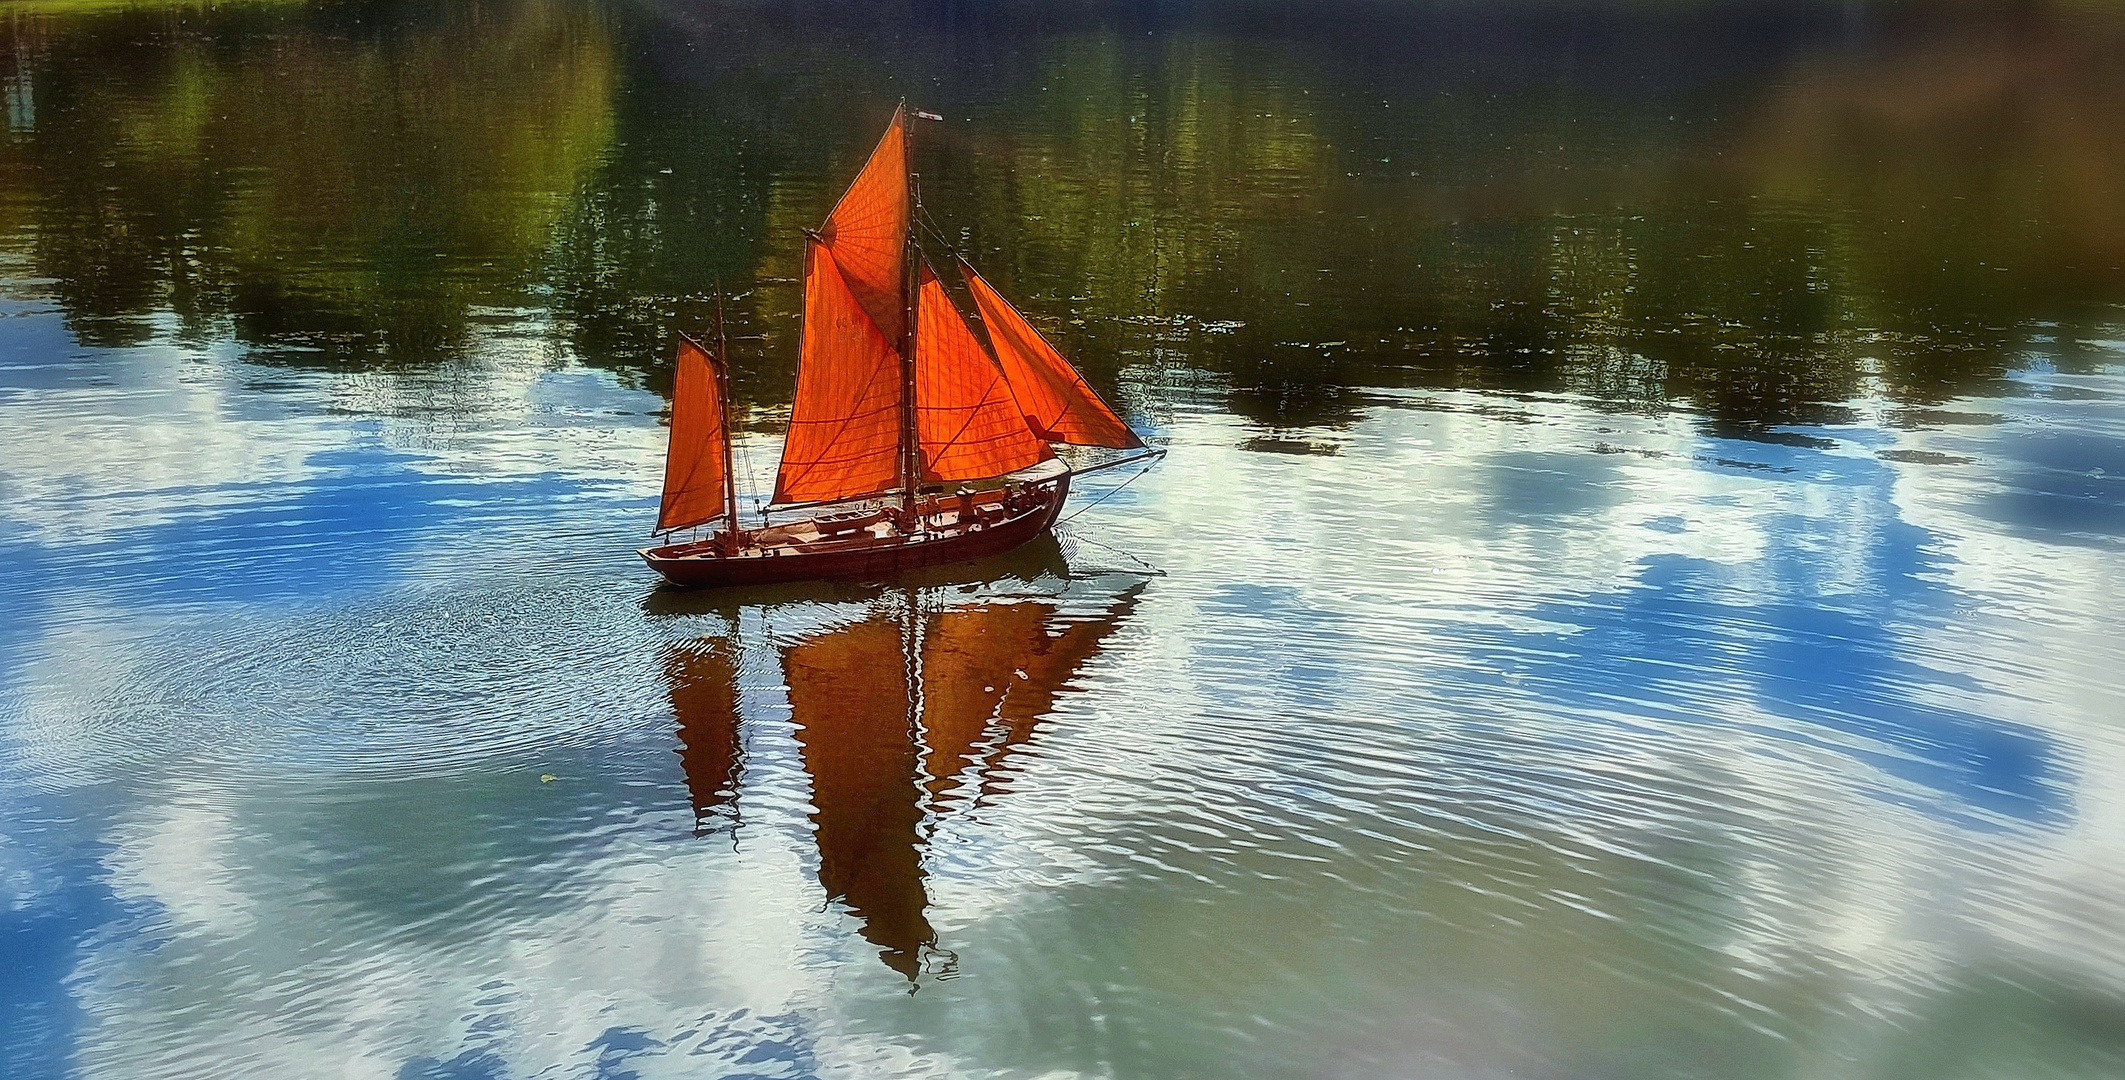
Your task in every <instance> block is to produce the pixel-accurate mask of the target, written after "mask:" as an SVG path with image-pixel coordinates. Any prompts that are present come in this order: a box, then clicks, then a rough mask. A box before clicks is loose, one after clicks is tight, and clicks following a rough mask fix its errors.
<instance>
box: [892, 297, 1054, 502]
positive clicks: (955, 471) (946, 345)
mask: <svg viewBox="0 0 2125 1080" xmlns="http://www.w3.org/2000/svg"><path fill="white" fill-rule="evenodd" d="M920 280H921V283H922V284H921V291H920V294H919V295H918V297H917V299H916V303H915V311H916V315H915V429H916V434H917V436H918V438H919V439H920V440H921V443H922V478H923V479H924V480H926V481H943V480H979V479H984V478H986V477H991V476H1002V475H1003V474H1005V473H1008V472H1014V471H1016V470H1019V469H1023V468H1025V467H1026V466H1028V465H1033V464H1037V463H1039V462H1042V461H1046V460H1048V459H1049V458H1051V457H1054V456H1055V452H1054V451H1052V450H1050V449H1049V448H1048V444H1047V443H1044V442H1042V441H1040V439H1039V438H1038V437H1037V436H1035V435H1034V434H1033V432H1031V431H1030V430H1028V429H1027V428H1026V422H1025V419H1024V417H1023V416H1022V415H1021V413H1020V411H1019V407H1018V403H1017V402H1016V401H1014V400H1013V399H1012V397H1011V386H1010V384H1009V383H1007V382H1005V381H1004V377H1003V371H1002V370H1001V369H999V368H998V367H997V366H996V361H995V360H993V359H991V358H990V357H989V352H988V350H987V349H984V348H982V347H981V342H980V340H979V339H977V338H975V336H974V332H973V331H972V330H969V329H968V328H967V321H966V319H965V318H963V317H961V315H960V314H959V308H958V307H957V306H956V305H954V304H953V303H952V298H951V297H950V296H948V295H947V294H946V293H945V291H944V286H943V285H942V284H940V283H939V282H938V280H937V275H936V274H934V273H931V272H930V267H929V264H927V263H925V264H923V267H922V273H921V278H920Z"/></svg>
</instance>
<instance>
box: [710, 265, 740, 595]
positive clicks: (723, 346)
mask: <svg viewBox="0 0 2125 1080" xmlns="http://www.w3.org/2000/svg"><path fill="white" fill-rule="evenodd" d="M716 396H717V397H718V398H719V399H721V401H722V405H723V425H722V426H723V544H724V547H725V549H726V550H728V551H729V552H730V553H731V554H733V555H735V554H737V553H738V546H739V544H740V543H741V542H742V541H743V540H744V539H745V534H744V531H743V530H741V529H739V528H738V474H737V473H736V472H734V471H732V468H731V430H730V335H729V334H726V333H724V331H723V288H722V286H717V288H716Z"/></svg>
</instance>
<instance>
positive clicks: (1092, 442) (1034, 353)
mask: <svg viewBox="0 0 2125 1080" xmlns="http://www.w3.org/2000/svg"><path fill="white" fill-rule="evenodd" d="M959 265H960V269H961V270H962V271H963V272H964V273H965V274H966V278H967V285H968V287H969V288H971V289H972V290H973V292H974V303H975V305H976V306H977V307H979V308H980V309H981V321H982V323H983V325H985V326H987V327H988V329H989V343H990V344H992V345H994V346H996V359H997V360H998V361H999V362H1000V363H1001V364H1002V365H1003V372H1004V377H1005V378H1007V379H1009V380H1010V382H1011V393H1012V395H1013V396H1014V397H1015V398H1016V399H1017V401H1018V407H1019V408H1020V409H1022V410H1023V411H1024V413H1025V417H1026V424H1027V426H1028V427H1030V428H1032V429H1033V433H1034V434H1035V435H1038V436H1040V437H1041V438H1043V439H1046V440H1048V441H1049V442H1059V443H1070V444H1072V445H1076V446H1109V447H1113V448H1114V449H1116V450H1133V449H1135V448H1137V447H1139V446H1142V445H1144V441H1143V440H1142V439H1139V438H1137V437H1136V432H1134V431H1131V430H1129V425H1127V424H1125V423H1122V419H1121V417H1119V416H1116V415H1114V410H1113V409H1111V408H1109V407H1108V406H1107V403H1106V402H1105V401H1102V400H1100V396H1099V394H1098V393H1097V392H1095V391H1094V390H1093V389H1092V386H1091V384H1090V383H1087V382H1086V381H1085V377H1084V376H1083V375H1080V374H1078V371H1077V369H1076V368H1075V367H1072V366H1071V365H1070V362H1069V361H1068V360H1065V359H1063V356H1062V354H1061V353H1059V352H1056V351H1055V347H1054V346H1052V345H1050V344H1048V342H1047V339H1045V338H1043V337H1041V336H1040V331H1038V330H1035V329H1033V324H1032V323H1029V322H1027V321H1026V317H1025V316H1024V315H1021V314H1019V313H1018V309H1017V308H1014V307H1012V306H1011V304H1010V302H1009V301H1007V300H1005V299H1004V298H1003V297H1002V296H1001V295H999V294H998V293H997V292H996V290H995V289H993V288H991V287H990V286H989V283H988V282H987V281H984V280H982V277H981V275H980V274H977V273H975V272H974V268H973V267H971V266H968V265H967V264H966V263H965V261H964V260H962V261H961V262H960V264H959Z"/></svg>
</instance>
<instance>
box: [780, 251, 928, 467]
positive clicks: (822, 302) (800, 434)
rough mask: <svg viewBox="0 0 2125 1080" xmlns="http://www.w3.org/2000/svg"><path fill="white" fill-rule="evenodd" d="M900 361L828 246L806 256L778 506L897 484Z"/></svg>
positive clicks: (783, 446) (808, 252)
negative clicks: (800, 335)
mask: <svg viewBox="0 0 2125 1080" xmlns="http://www.w3.org/2000/svg"><path fill="white" fill-rule="evenodd" d="M900 398H901V371H900V354H899V352H898V351H896V350H895V349H894V348H893V346H892V345H891V344H889V343H888V340H887V338H886V336H885V335H884V333H882V332H881V331H880V330H879V328H878V324H877V323H876V322H875V321H873V320H872V318H871V316H870V314H869V313H868V312H866V311H865V310H864V308H863V305H862V304H861V303H859V302H858V301H857V298H856V296H855V294H854V293H853V292H852V291H851V290H850V288H849V285H848V282H847V280H846V279H845V278H844V277H843V275H842V271H841V268H840V266H839V261H838V260H837V259H836V258H835V257H834V255H833V254H832V252H830V251H829V250H828V249H827V247H826V245H825V244H823V243H821V242H819V241H817V240H812V241H809V242H807V243H806V245H805V255H804V337H803V342H802V344H801V345H800V347H799V356H798V370H797V399H796V402H795V403H794V404H793V405H792V406H791V409H790V425H789V435H788V436H787V437H786V438H785V439H784V440H783V443H782V469H781V471H780V472H779V473H778V474H777V475H776V478H775V501H776V502H778V503H793V502H825V501H828V500H832V499H848V498H854V497H856V496H859V495H869V494H872V493H874V492H879V491H883V490H885V489H887V488H890V487H892V486H893V485H894V484H895V483H896V482H897V481H898V480H899V474H900V470H899V453H900V423H901V417H900Z"/></svg>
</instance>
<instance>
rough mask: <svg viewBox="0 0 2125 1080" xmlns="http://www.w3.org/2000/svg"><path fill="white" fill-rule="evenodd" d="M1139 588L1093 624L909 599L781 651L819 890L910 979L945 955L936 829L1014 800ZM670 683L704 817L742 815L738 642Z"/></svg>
mask: <svg viewBox="0 0 2125 1080" xmlns="http://www.w3.org/2000/svg"><path fill="white" fill-rule="evenodd" d="M1141 590H1142V586H1141V585H1138V586H1136V587H1134V588H1132V589H1130V590H1129V591H1127V592H1125V593H1123V594H1121V595H1120V596H1119V597H1117V598H1115V600H1114V601H1113V602H1112V603H1110V604H1109V605H1107V606H1106V607H1105V609H1104V610H1098V611H1095V612H1094V613H1091V614H1085V613H1082V612H1069V611H1065V610H1064V609H1063V608H1062V607H1061V606H1060V605H1058V604H1056V603H1054V602H1051V601H1047V600H1024V601H1005V602H983V603H973V604H963V605H959V606H954V607H950V608H945V609H943V610H937V611H928V612H924V611H923V610H922V605H921V604H920V603H919V600H918V597H917V596H916V595H915V594H910V595H909V597H908V598H907V602H906V603H905V604H891V605H890V606H888V605H884V604H881V605H880V606H878V607H875V608H873V610H872V611H871V613H870V614H869V615H868V616H867V617H866V618H864V619H863V620H862V621H860V622H855V623H849V624H844V625H841V626H837V627H834V628H831V629H828V630H824V631H821V632H819V633H816V634H813V635H811V636H808V637H805V638H803V639H801V640H799V641H797V642H796V643H795V644H793V645H791V646H789V647H788V648H787V649H785V650H784V651H783V654H782V662H783V675H784V678H785V680H786V682H787V684H788V687H789V702H790V712H791V717H792V720H793V721H794V733H795V735H796V737H797V743H798V747H799V751H800V755H801V757H802V760H803V764H804V771H805V773H806V774H807V775H808V776H809V777H810V778H811V785H812V800H811V801H812V805H813V807H814V809H813V812H812V815H811V817H812V824H813V828H814V834H813V835H814V839H815V840H816V842H817V843H818V845H819V884H820V885H821V887H822V888H823V889H824V890H825V892H826V896H827V898H828V899H829V900H836V901H839V902H841V903H842V904H844V905H846V906H847V908H848V910H849V912H850V913H851V914H853V915H855V916H856V918H857V920H858V921H859V923H860V924H861V926H860V930H859V932H860V933H861V934H862V935H863V937H864V940H866V941H869V942H870V943H871V944H873V945H876V946H877V947H878V949H879V957H880V959H882V960H884V961H885V963H886V965H887V966H888V967H890V968H892V969H893V970H894V971H897V972H899V973H900V974H901V975H903V976H905V977H906V978H908V979H909V980H910V981H912V980H914V979H915V978H916V977H917V975H918V974H919V973H920V972H921V969H922V958H923V953H924V950H925V949H928V948H930V947H933V946H935V945H936V943H937V932H936V930H935V928H934V927H932V926H931V925H930V922H929V920H928V918H927V917H926V916H925V914H924V913H925V911H926V910H927V908H928V907H929V895H928V890H927V888H926V885H925V879H926V878H927V876H928V874H927V871H926V870H925V869H924V866H923V849H924V846H925V844H926V842H927V838H928V835H929V833H930V832H931V830H932V829H933V828H934V825H935V822H936V820H937V818H938V817H939V816H941V815H942V814H944V813H947V812H950V811H951V810H952V809H953V808H954V807H958V806H965V805H969V803H970V800H971V798H974V797H989V796H993V795H996V794H1001V793H1002V792H1004V791H1006V790H1007V786H1006V785H1005V783H1004V775H1005V773H1004V764H1005V759H1006V757H1007V756H1008V755H1009V754H1010V752H1011V751H1012V750H1013V749H1014V748H1016V747H1019V746H1022V745H1024V744H1026V743H1027V742H1028V741H1030V740H1031V739H1032V738H1033V736H1034V734H1035V731H1036V729H1037V727H1038V725H1039V724H1040V722H1041V721H1042V720H1043V719H1044V718H1045V717H1046V716H1048V715H1049V714H1050V712H1052V711H1053V709H1054V706H1055V701H1056V697H1057V695H1058V694H1060V693H1063V692H1065V691H1066V689H1067V684H1068V683H1069V681H1070V680H1071V679H1072V678H1074V677H1075V676H1076V675H1077V673H1078V672H1079V670H1080V669H1082V667H1083V666H1084V664H1085V662H1086V661H1087V660H1089V659H1091V658H1092V657H1093V656H1095V655H1097V654H1098V653H1099V651H1100V649H1101V647H1102V644H1103V642H1104V641H1105V640H1106V638H1107V637H1108V636H1109V635H1110V634H1112V633H1113V632H1114V631H1115V630H1116V629H1117V628H1118V627H1120V625H1121V624H1122V623H1123V622H1124V621H1125V620H1126V619H1127V618H1128V617H1129V615H1130V613H1131V612H1132V611H1133V610H1134V609H1135V606H1136V602H1137V596H1138V593H1139V592H1140V591H1141ZM667 672H668V674H669V676H670V678H671V680H672V704H673V707H674V708H675V709H676V710H678V712H679V726H680V738H681V741H682V742H683V743H684V744H685V749H684V750H683V751H681V755H680V757H681V761H682V762H683V763H684V765H685V768H686V777H687V786H688V788H689V789H690V790H691V791H692V793H693V801H694V808H695V813H696V815H697V816H707V815H709V814H712V813H714V812H716V811H717V810H718V808H720V807H723V806H726V805H728V804H730V803H731V800H732V798H733V797H734V795H735V792H736V787H737V783H738V778H739V774H740V772H741V770H742V769H743V762H742V752H741V750H740V743H739V739H738V715H739V713H738V707H737V693H736V685H737V683H736V678H737V669H736V665H735V663H734V662H733V660H732V653H731V650H730V648H729V646H728V644H727V643H725V642H721V641H704V642H697V643H695V644H694V645H692V646H688V647H686V648H684V649H680V650H675V651H674V658H673V661H672V662H671V663H670V664H669V665H668V666H667Z"/></svg>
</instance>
